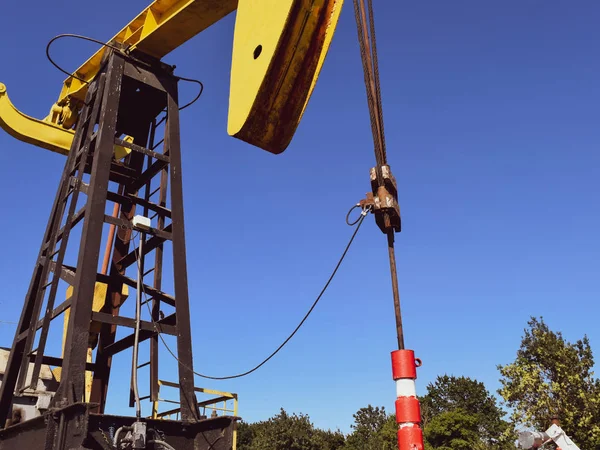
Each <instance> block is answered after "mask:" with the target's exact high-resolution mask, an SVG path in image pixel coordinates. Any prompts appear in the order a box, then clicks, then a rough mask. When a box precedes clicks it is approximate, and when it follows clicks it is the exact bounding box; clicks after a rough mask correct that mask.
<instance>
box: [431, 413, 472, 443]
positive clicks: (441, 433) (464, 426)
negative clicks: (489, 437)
mask: <svg viewBox="0 0 600 450" xmlns="http://www.w3.org/2000/svg"><path fill="white" fill-rule="evenodd" d="M424 437H425V440H426V441H427V443H428V444H429V446H430V447H429V448H433V449H435V450H473V449H474V448H475V446H476V445H480V444H482V442H481V439H480V438H479V419H478V417H477V416H476V415H474V414H469V413H467V412H466V411H465V410H463V409H460V408H458V409H454V410H452V411H444V412H442V413H440V414H438V415H436V416H434V417H432V418H431V420H430V421H429V423H428V424H427V428H425V432H424Z"/></svg>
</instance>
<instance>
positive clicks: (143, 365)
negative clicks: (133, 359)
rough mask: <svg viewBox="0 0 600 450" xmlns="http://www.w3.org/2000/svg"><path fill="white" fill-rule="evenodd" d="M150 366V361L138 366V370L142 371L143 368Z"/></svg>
mask: <svg viewBox="0 0 600 450" xmlns="http://www.w3.org/2000/svg"><path fill="white" fill-rule="evenodd" d="M149 365H150V361H148V362H145V363H144V364H140V365H139V366H137V368H138V369H141V368H142V367H146V366H149Z"/></svg>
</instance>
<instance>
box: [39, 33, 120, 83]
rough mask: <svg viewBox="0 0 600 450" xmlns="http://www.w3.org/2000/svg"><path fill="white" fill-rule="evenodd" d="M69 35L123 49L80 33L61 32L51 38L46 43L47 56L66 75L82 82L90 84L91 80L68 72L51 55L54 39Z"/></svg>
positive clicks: (117, 49) (104, 45) (114, 48)
mask: <svg viewBox="0 0 600 450" xmlns="http://www.w3.org/2000/svg"><path fill="white" fill-rule="evenodd" d="M68 37H70V38H75V39H82V40H84V41H89V42H93V43H95V44H98V45H101V46H103V47H109V48H112V49H113V50H116V51H118V52H120V51H121V49H120V48H119V47H116V46H114V45H111V44H107V43H106V42H102V41H99V40H97V39H94V38H90V37H87V36H82V35H80V34H71V33H63V34H59V35H58V36H54V37H53V38H52V39H50V42H48V45H46V58H48V61H50V64H52V65H53V66H54V67H56V68H57V69H58V70H60V71H61V72H62V73H64V74H65V75H67V76H69V77H71V78H75V79H76V80H79V81H81V82H83V83H85V84H90V82H89V81H87V80H84V79H83V78H79V77H78V76H77V75H75V74H74V73H69V72H67V71H66V70H65V69H63V68H62V67H60V66H59V65H58V64H56V63H55V62H54V60H53V59H52V57H51V56H50V46H51V45H52V44H53V43H54V41H57V40H59V39H63V38H68Z"/></svg>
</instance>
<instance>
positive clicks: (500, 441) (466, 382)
mask: <svg viewBox="0 0 600 450" xmlns="http://www.w3.org/2000/svg"><path fill="white" fill-rule="evenodd" d="M420 401H421V414H422V417H423V427H424V428H425V429H428V428H429V426H430V424H432V423H433V421H434V420H435V419H437V422H436V423H435V427H436V429H437V430H438V431H439V430H440V427H441V426H442V425H450V423H451V422H450V419H452V420H458V419H459V418H460V419H461V420H463V419H464V420H467V417H466V416H465V414H467V415H468V416H469V417H468V420H475V423H476V428H477V436H478V440H480V441H482V442H483V443H484V444H486V446H487V448H489V449H494V448H502V449H506V448H511V444H510V442H511V441H514V435H513V433H512V431H513V430H512V428H511V426H510V424H509V423H508V422H507V421H505V420H504V419H503V417H504V415H505V412H504V411H503V410H502V409H501V408H500V406H498V404H497V402H496V398H495V397H494V396H493V395H491V394H490V393H489V392H488V390H487V389H486V388H485V385H484V384H483V383H481V382H479V381H477V380H473V379H471V378H469V377H455V376H449V375H443V376H438V377H437V379H436V380H435V382H434V383H430V384H429V385H428V386H427V394H426V395H425V396H424V397H422V398H421V399H420ZM458 410H461V411H462V413H460V414H457V415H450V416H444V421H442V422H440V420H441V419H439V417H440V416H442V415H444V414H445V413H449V412H454V411H458ZM448 432H449V433H450V430H448ZM450 434H451V433H450ZM440 436H442V434H440Z"/></svg>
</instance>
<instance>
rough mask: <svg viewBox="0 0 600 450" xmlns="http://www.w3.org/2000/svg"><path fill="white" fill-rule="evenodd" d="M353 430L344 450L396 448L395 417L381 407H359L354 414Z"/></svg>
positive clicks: (387, 449) (390, 449) (391, 449)
mask: <svg viewBox="0 0 600 450" xmlns="http://www.w3.org/2000/svg"><path fill="white" fill-rule="evenodd" d="M352 429H353V432H352V433H351V434H350V435H349V436H348V439H347V440H346V446H345V447H343V448H344V450H396V449H397V448H398V444H397V437H396V430H397V425H396V418H395V417H394V416H393V415H392V416H388V415H387V413H386V412H385V408H383V407H381V408H380V407H373V406H371V405H369V406H367V407H366V408H361V409H359V410H358V411H357V412H356V413H355V414H354V425H352Z"/></svg>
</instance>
